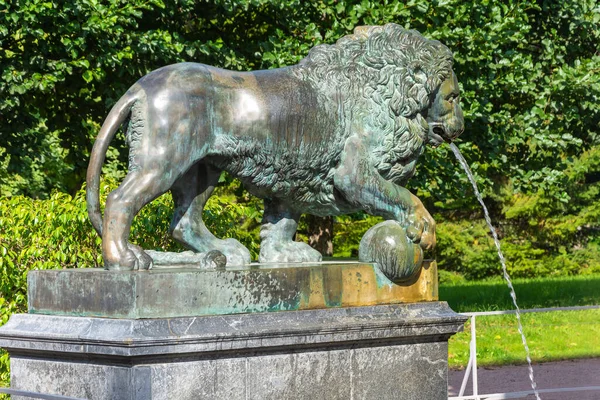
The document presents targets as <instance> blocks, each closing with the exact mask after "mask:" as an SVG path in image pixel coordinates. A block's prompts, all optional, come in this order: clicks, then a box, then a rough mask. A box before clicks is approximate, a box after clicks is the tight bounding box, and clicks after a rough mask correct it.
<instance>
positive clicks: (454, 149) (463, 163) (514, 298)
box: [450, 143, 541, 400]
mask: <svg viewBox="0 0 600 400" xmlns="http://www.w3.org/2000/svg"><path fill="white" fill-rule="evenodd" d="M450 149H452V152H453V153H454V155H455V156H456V159H457V160H458V161H459V162H460V164H461V166H462V167H463V169H464V170H465V172H466V173H467V176H468V177H469V181H471V185H473V190H474V191H475V196H477V200H479V203H480V204H481V207H483V213H484V215H485V222H487V224H488V227H489V228H490V232H492V236H493V237H494V243H495V244H496V249H497V250H498V257H499V258H500V264H502V274H503V275H504V280H506V283H507V284H508V288H509V289H510V297H511V298H512V301H513V304H514V305H515V310H516V316H517V324H518V328H519V333H520V334H521V340H522V342H523V347H525V353H526V355H527V364H528V366H529V380H530V381H531V388H532V389H533V392H534V394H535V397H536V399H537V400H541V399H540V395H539V393H538V390H537V385H536V383H535V379H534V378H533V367H532V366H531V355H530V353H529V346H528V345H527V339H526V338H525V333H524V332H523V325H522V324H521V310H520V308H519V305H518V304H517V294H516V293H515V288H514V286H513V284H512V280H511V279H510V276H509V275H508V271H507V269H506V260H505V259H504V254H503V253H502V249H501V248H500V240H499V239H498V234H497V233H496V229H495V228H494V225H492V220H491V218H490V214H489V212H488V209H487V207H486V206H485V203H484V202H483V198H482V197H481V193H479V189H478V188H477V183H476V182H475V177H473V173H472V172H471V168H469V165H468V164H467V161H466V160H465V159H464V157H463V156H462V154H461V153H460V150H458V147H456V145H455V144H454V143H450Z"/></svg>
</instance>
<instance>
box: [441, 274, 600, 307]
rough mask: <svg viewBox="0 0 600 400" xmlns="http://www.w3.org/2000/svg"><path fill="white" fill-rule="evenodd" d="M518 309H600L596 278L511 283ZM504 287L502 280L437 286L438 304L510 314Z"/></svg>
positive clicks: (551, 279) (526, 280) (509, 300)
mask: <svg viewBox="0 0 600 400" xmlns="http://www.w3.org/2000/svg"><path fill="white" fill-rule="evenodd" d="M513 285H514V287H515V291H516V293H517V302H518V304H519V307H520V308H523V309H525V308H542V307H569V306H585V305H597V304H598V305H600V275H580V276H572V277H571V276H569V277H561V278H534V279H515V280H514V281H513ZM509 293H510V292H509V290H508V286H507V285H506V283H505V282H504V280H502V279H493V280H489V281H474V282H464V283H457V284H446V285H441V286H440V300H444V301H447V302H448V304H449V305H450V307H452V309H453V310H454V311H456V312H469V311H491V310H512V309H514V306H513V304H512V300H511V298H510V295H509Z"/></svg>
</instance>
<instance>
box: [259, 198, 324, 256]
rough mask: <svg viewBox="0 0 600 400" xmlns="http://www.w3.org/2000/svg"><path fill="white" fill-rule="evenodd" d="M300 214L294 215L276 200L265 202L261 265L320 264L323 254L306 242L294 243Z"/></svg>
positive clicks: (261, 235)
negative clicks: (270, 263)
mask: <svg viewBox="0 0 600 400" xmlns="http://www.w3.org/2000/svg"><path fill="white" fill-rule="evenodd" d="M299 218H300V214H299V213H294V212H292V211H290V210H288V209H287V208H285V207H284V206H283V205H282V204H280V203H279V202H277V201H276V200H272V201H268V200H265V211H264V217H263V225H262V226H261V228H260V239H261V242H260V255H259V257H258V260H259V261H260V262H261V263H268V262H284V263H297V262H319V261H321V260H322V258H323V257H322V256H321V253H319V252H318V251H317V250H315V249H313V248H312V247H310V246H309V245H308V244H306V243H304V242H296V241H294V235H295V234H296V229H297V228H298V220H299Z"/></svg>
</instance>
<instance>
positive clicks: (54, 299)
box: [28, 262, 437, 318]
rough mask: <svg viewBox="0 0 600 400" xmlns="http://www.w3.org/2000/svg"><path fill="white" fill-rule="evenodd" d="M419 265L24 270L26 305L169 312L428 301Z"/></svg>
mask: <svg viewBox="0 0 600 400" xmlns="http://www.w3.org/2000/svg"><path fill="white" fill-rule="evenodd" d="M425 265H426V268H424V269H423V270H422V272H421V274H420V276H419V278H418V280H417V281H416V282H414V283H412V284H410V285H397V284H394V283H393V282H391V281H390V280H389V279H387V278H386V277H385V276H384V275H383V274H382V273H381V272H380V271H379V269H378V268H376V267H375V266H374V265H373V264H366V263H358V262H355V263H344V264H329V263H323V264H314V265H296V266H289V265H288V266H287V267H285V268H281V267H279V268H277V266H269V267H266V266H262V267H260V268H259V267H252V268H245V269H238V270H228V271H217V270H213V271H199V270H190V269H177V268H161V269H153V270H150V271H146V272H134V271H115V272H108V271H105V270H101V269H65V270H45V271H31V272H30V273H29V276H28V300H29V312H30V313H33V314H54V315H71V316H94V317H107V318H174V317H190V316H200V315H223V314H240V313H251V312H273V311H290V310H307V309H318V308H337V307H357V306H366V305H375V304H393V303H406V302H416V301H435V300H437V275H436V274H435V272H434V271H435V266H434V265H432V266H431V267H430V262H426V263H425ZM166 299H168V301H166Z"/></svg>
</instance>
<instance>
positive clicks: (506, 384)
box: [448, 358, 600, 400]
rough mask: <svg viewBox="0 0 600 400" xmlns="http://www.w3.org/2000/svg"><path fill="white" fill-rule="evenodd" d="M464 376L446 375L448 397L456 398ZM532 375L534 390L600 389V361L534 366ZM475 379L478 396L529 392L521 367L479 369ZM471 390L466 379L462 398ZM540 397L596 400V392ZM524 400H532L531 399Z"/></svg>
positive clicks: (543, 396)
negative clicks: (588, 387) (587, 387)
mask: <svg viewBox="0 0 600 400" xmlns="http://www.w3.org/2000/svg"><path fill="white" fill-rule="evenodd" d="M464 374H465V372H464V371H450V372H449V374H448V394H449V396H458V391H459V390H460V385H461V383H462V379H463V377H464ZM533 374H534V377H535V380H536V382H537V387H538V389H551V388H561V387H578V386H600V358H591V359H585V360H572V361H557V362H548V363H543V364H534V365H533ZM477 378H478V382H479V393H480V394H481V393H484V394H485V393H505V392H520V391H527V390H531V385H530V383H529V377H528V375H527V366H524V365H519V366H506V367H493V368H479V369H478V371H477ZM472 387H473V386H472V383H471V380H470V379H469V382H468V383H467V390H466V391H465V395H470V394H472V391H471V389H472ZM540 397H541V399H542V400H600V391H587V392H563V393H545V394H541V395H540ZM524 399H527V400H530V399H535V396H533V395H531V396H527V397H524Z"/></svg>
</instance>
